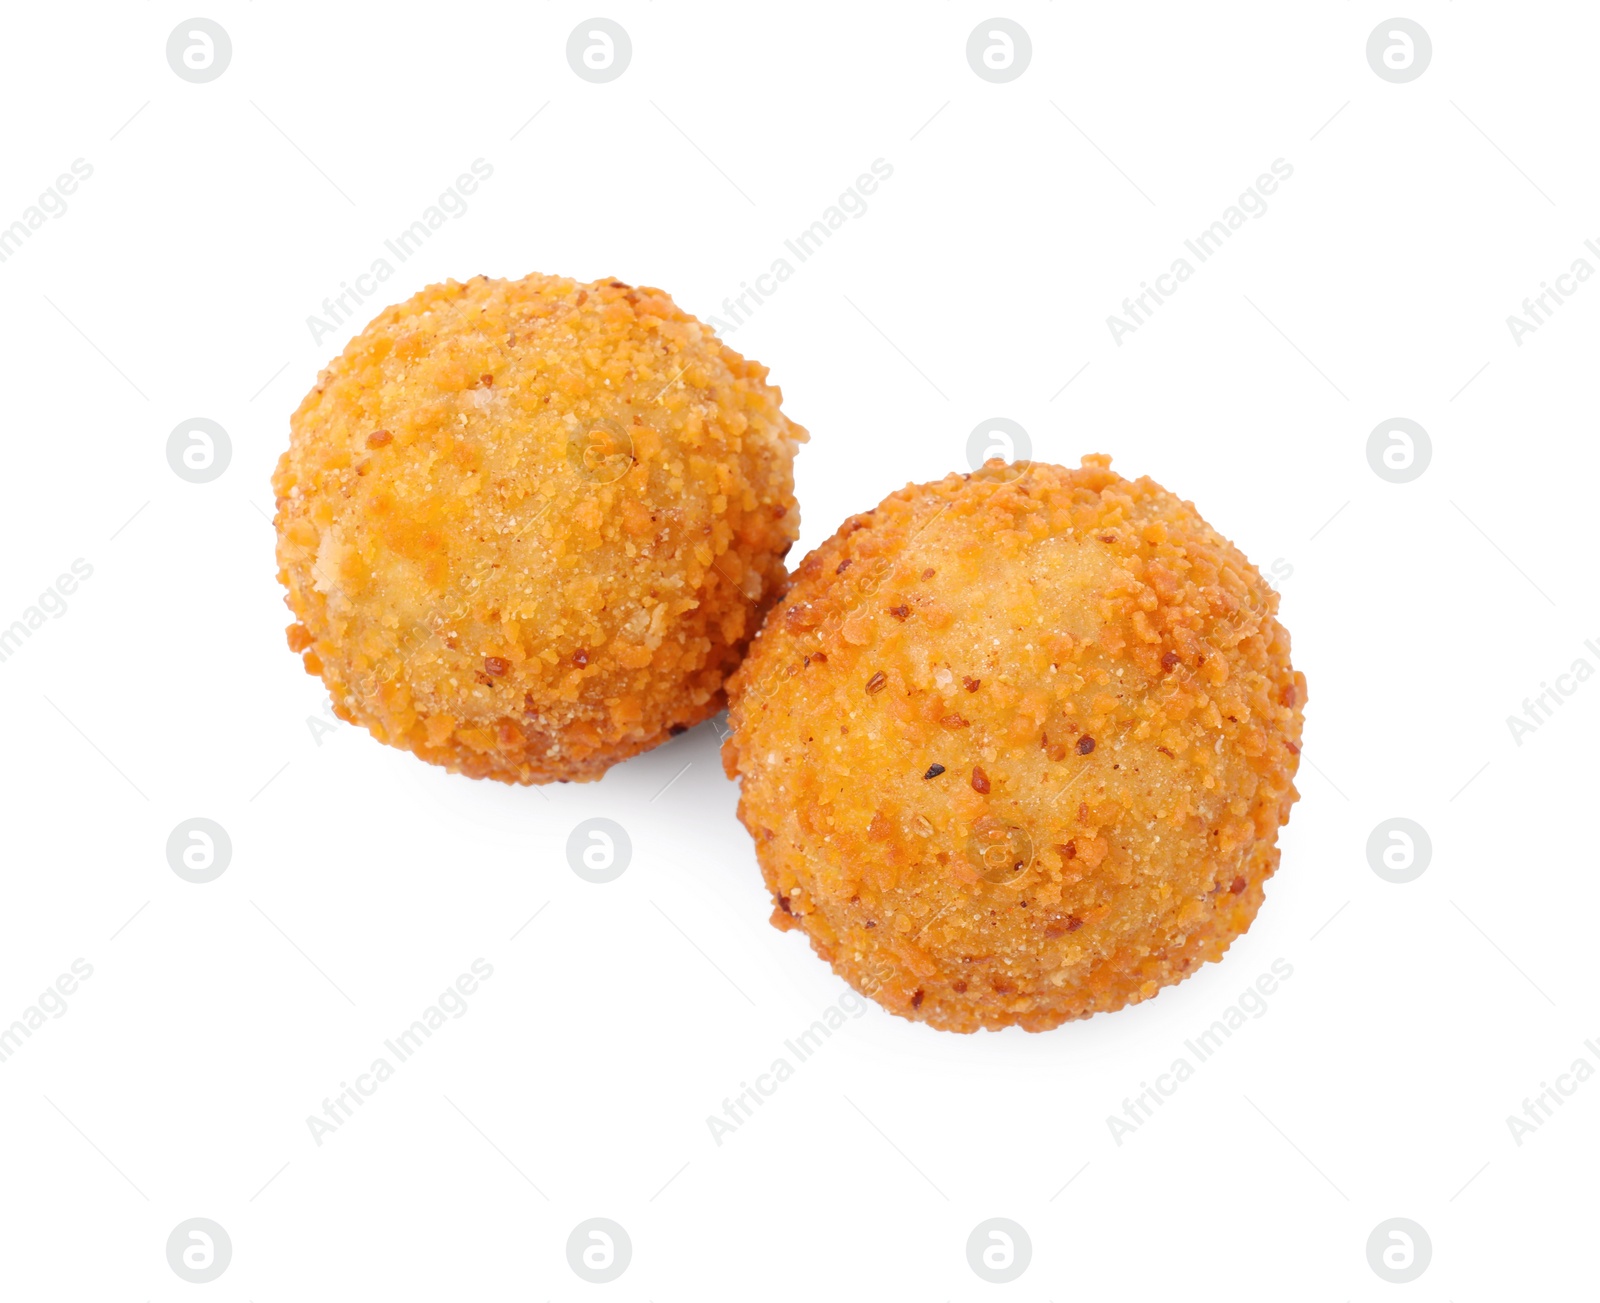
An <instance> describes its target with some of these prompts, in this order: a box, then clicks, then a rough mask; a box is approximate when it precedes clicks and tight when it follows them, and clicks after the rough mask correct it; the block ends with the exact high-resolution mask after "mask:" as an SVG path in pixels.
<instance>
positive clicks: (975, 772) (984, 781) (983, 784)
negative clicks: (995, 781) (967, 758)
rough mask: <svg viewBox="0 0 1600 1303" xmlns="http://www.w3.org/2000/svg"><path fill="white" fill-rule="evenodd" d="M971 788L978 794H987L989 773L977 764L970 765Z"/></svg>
mask: <svg viewBox="0 0 1600 1303" xmlns="http://www.w3.org/2000/svg"><path fill="white" fill-rule="evenodd" d="M972 790H973V791H974V792H976V793H977V794H978V795H979V796H988V795H989V775H988V774H986V773H984V772H983V770H982V769H981V768H979V767H978V766H977V765H973V766H972Z"/></svg>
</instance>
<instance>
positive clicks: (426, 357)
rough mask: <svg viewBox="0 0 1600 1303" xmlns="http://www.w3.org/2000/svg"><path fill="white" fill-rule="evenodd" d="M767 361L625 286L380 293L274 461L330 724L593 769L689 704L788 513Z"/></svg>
mask: <svg viewBox="0 0 1600 1303" xmlns="http://www.w3.org/2000/svg"><path fill="white" fill-rule="evenodd" d="M766 375H767V372H766V369H765V368H764V367H762V366H760V365H759V364H758V363H755V362H750V361H746V360H745V359H744V358H742V357H740V356H739V354H737V353H735V352H734V351H733V350H732V349H730V348H727V347H725V346H724V345H722V344H721V343H720V342H719V341H718V340H717V338H716V337H715V335H713V334H712V332H711V331H710V329H708V328H707V327H706V326H704V325H702V324H701V323H700V322H698V321H696V320H695V319H694V318H693V317H691V316H689V315H688V314H687V313H685V312H683V311H681V310H680V309H679V308H678V307H677V306H676V305H675V304H674V303H673V302H672V300H671V299H670V298H669V297H668V296H667V295H666V294H665V293H664V292H662V291H661V290H656V289H647V288H634V287H631V286H629V285H625V284H623V283H622V282H621V281H596V282H594V283H593V284H588V285H584V284H579V283H577V282H575V281H572V280H568V279H564V278H561V277H553V276H539V275H533V276H527V277H525V278H523V279H522V280H517V281H506V280H490V279H488V278H486V277H478V278H476V279H474V280H472V281H469V282H467V283H466V284H459V283H457V282H455V281H447V282H445V283H444V284H442V285H433V286H430V287H428V288H427V289H425V290H423V291H422V292H420V293H419V294H416V295H414V296H413V297H412V298H410V299H408V300H407V301H406V302H404V303H401V304H398V305H397V306H395V307H392V308H389V309H387V310H385V311H384V312H382V313H380V314H379V315H378V316H377V318H376V319H375V320H374V321H373V322H372V323H371V325H369V326H368V327H367V328H366V329H365V330H363V331H362V332H361V333H360V334H359V335H357V336H356V337H355V338H354V339H352V340H351V341H350V343H349V345H348V346H347V347H346V349H345V350H344V353H343V354H342V355H341V356H339V357H338V358H335V359H334V361H333V362H332V363H331V364H330V365H329V367H328V368H327V370H326V371H324V372H323V373H322V375H321V376H320V377H319V378H318V381H317V385H316V388H315V389H313V390H312V392H311V393H310V394H308V395H307V396H306V399H305V401H304V402H303V403H301V405H300V408H299V410H298V411H297V412H296V413H295V414H294V417H293V419H292V420H291V423H290V445H289V450H288V452H286V453H285V454H284V455H283V458H282V460H281V461H280V462H279V463H278V468H277V471H276V473H275V475H274V476H273V488H274V490H275V492H276V495H277V517H276V525H277V529H278V562H279V566H280V571H279V578H280V580H281V581H282V582H283V584H284V585H285V587H286V588H287V589H288V596H287V598H286V601H287V603H288V605H289V607H290V609H291V610H292V611H293V612H294V615H295V619H296V623H294V624H292V625H290V626H289V645H290V647H291V649H292V650H294V651H297V652H302V653H304V658H305V665H306V668H307V670H308V671H310V672H311V673H313V674H320V675H321V676H322V678H323V681H324V682H325V683H326V684H327V686H328V691H329V693H330V694H331V696H332V698H333V705H334V709H335V710H336V711H337V712H338V714H339V715H340V717H341V718H343V719H346V720H349V721H351V722H353V723H358V724H361V725H364V726H365V727H366V728H368V729H369V730H370V731H371V732H372V734H373V735H374V736H375V737H377V738H378V739H379V740H380V741H383V742H387V743H389V744H391V745H393V746H397V747H403V748H405V749H408V750H411V751H414V752H415V753H416V754H417V755H419V756H421V757H422V758H423V759H425V760H429V761H432V762H434V763H436V764H441V765H444V766H446V767H447V768H449V769H452V770H456V771H458V772H461V773H465V774H470V775H472V776H473V777H483V778H496V779H500V780H502V781H505V782H514V783H542V782H549V781H552V780H558V779H559V780H568V779H577V780H584V779H593V778H598V777H599V776H600V775H601V774H602V773H604V772H605V770H606V768H607V767H608V766H610V765H612V764H614V763H616V762H617V761H618V760H621V759H624V758H626V757H627V756H630V755H633V754H635V753H636V752H639V751H642V750H644V749H646V748H647V747H650V746H653V745H655V744H656V743H657V742H660V741H662V740H663V739H664V738H666V737H667V736H669V734H672V733H677V732H681V731H682V730H683V729H685V728H688V727H690V726H692V725H694V724H696V723H698V722H699V721H701V720H703V719H705V718H706V717H707V716H708V715H711V714H712V713H714V712H715V711H717V710H718V709H719V708H720V707H721V705H722V702H723V692H722V689H723V681H724V679H725V678H726V677H727V675H728V674H729V673H731V671H732V670H733V668H734V667H735V666H736V665H737V664H738V662H739V659H740V657H741V656H742V655H743V653H744V650H745V647H746V646H747V644H748V642H749V640H750V638H751V636H752V635H753V633H754V632H755V630H756V628H757V627H758V626H759V624H760V621H761V616H762V614H763V612H764V611H765V609H766V608H767V607H768V606H769V605H770V604H771V603H772V602H773V601H774V600H775V599H776V597H777V596H778V594H779V593H780V591H781V589H782V585H783V582H784V577H785V572H784V565H783V557H784V554H785V553H786V552H787V551H788V549H789V547H790V546H791V544H792V543H793V541H794V539H795V538H796V537H797V535H798V530H799V511H798V509H797V507H796V504H795V500H794V492H793V488H794V476H793V457H794V452H795V447H796V445H797V444H798V443H800V442H802V441H803V440H804V439H805V437H806V434H805V431H804V430H803V429H801V428H800V427H799V426H797V425H794V424H792V423H791V422H790V421H789V420H788V419H787V418H786V417H785V416H784V415H783V413H782V412H781V411H780V410H779V403H780V400H781V395H780V393H779V391H778V389H777V388H776V387H775V386H773V385H769V384H767V383H766Z"/></svg>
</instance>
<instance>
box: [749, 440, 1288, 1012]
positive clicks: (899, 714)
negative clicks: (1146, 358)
mask: <svg viewBox="0 0 1600 1303" xmlns="http://www.w3.org/2000/svg"><path fill="white" fill-rule="evenodd" d="M1110 467H1111V460H1110V458H1109V457H1104V456H1090V457H1085V458H1084V459H1083V465H1082V467H1081V468H1080V469H1077V470H1066V469H1063V468H1062V467H1059V466H1050V465H1045V464H1041V463H1033V464H1031V465H1026V466H1006V465H1003V464H1002V463H1000V462H998V461H991V462H989V463H988V464H987V465H986V466H985V467H984V468H983V469H982V470H980V471H977V472H975V473H973V474H971V475H951V476H948V477H946V478H945V479H943V480H941V481H939V482H938V483H936V484H925V485H910V486H908V487H906V488H905V489H902V490H901V491H900V492H898V493H894V494H892V495H890V496H889V497H888V498H887V499H885V500H884V501H883V502H882V503H881V504H880V505H879V506H878V507H877V508H875V509H874V510H872V511H869V512H866V513H865V514H863V515H858V516H853V517H851V518H850V519H849V520H847V521H846V522H845V523H844V525H843V526H842V527H841V528H840V529H839V531H838V533H836V534H835V535H834V536H833V537H832V538H830V539H829V540H828V541H827V542H825V543H823V544H822V546H821V547H819V548H818V549H817V550H816V551H815V552H813V553H811V555H809V556H808V557H806V559H805V560H804V561H803V562H802V563H801V565H800V567H799V569H798V570H797V571H796V572H795V575H794V577H793V581H792V583H791V586H790V588H789V591H788V593H787V595H786V596H785V597H784V599H783V601H782V603H781V604H780V605H779V606H777V607H775V608H774V609H773V611H772V613H771V615H770V616H769V617H768V619H767V621H766V624H765V626H764V627H763V629H762V631H761V633H760V635H759V636H758V637H757V639H756V641H755V643H754V645H753V646H752V648H751V651H750V655H749V656H748V658H747V659H746V660H745V662H744V664H743V665H742V666H741V667H740V669H739V671H738V673H737V674H735V675H734V677H733V679H732V680H731V681H730V683H729V687H728V691H729V696H730V699H731V702H732V706H731V710H730V714H729V722H730V724H731V725H732V726H733V732H732V734H731V736H730V737H729V738H728V740H727V742H726V743H725V744H724V747H723V764H724V767H725V768H726V769H727V771H728V773H729V775H730V777H731V776H735V775H737V777H738V778H739V781H740V786H741V796H740V802H739V816H740V818H741V819H742V820H743V821H744V824H745V826H746V827H747V828H748V829H749V830H750V833H751V835H752V836H753V837H754V838H755V843H756V852H757V857H758V859H759V861H760V864H761V870H762V874H763V876H764V878H765V880H766V884H767V887H768V889H769V890H770V891H771V892H772V894H773V899H774V902H775V908H774V910H773V913H772V922H773V923H774V924H775V925H777V926H778V927H779V928H783V929H788V928H796V927H797V928H800V929H802V930H803V931H804V932H805V933H806V935H807V936H808V937H809V938H810V940H811V944H812V947H813V948H814V949H815V950H816V952H817V953H818V954H819V955H821V956H822V958H824V959H825V960H827V961H828V962H829V963H830V964H832V966H833V968H834V970H835V971H836V972H837V973H838V974H839V975H840V976H841V977H843V978H844V979H845V980H846V981H847V982H849V983H850V984H851V985H852V986H853V987H855V988H856V989H857V990H858V991H861V992H862V993H863V994H865V995H868V996H871V997H872V998H874V999H876V1000H877V1001H878V1002H879V1003H880V1004H882V1005H883V1006H884V1007H885V1008H887V1009H889V1010H890V1011H891V1012H893V1013H897V1014H900V1015H901V1016H903V1017H906V1018H910V1019H914V1020H918V1021H921V1022H926V1023H929V1024H931V1025H932V1026H934V1027H938V1028H943V1029H946V1030H950V1031H961V1032H970V1031H975V1030H977V1029H978V1028H999V1027H1006V1026H1010V1025H1013V1024H1015V1025H1018V1026H1021V1027H1024V1028H1026V1029H1028V1030H1030V1031H1042V1030H1045V1029H1048V1028H1051V1027H1055V1026H1057V1025H1059V1024H1060V1023H1062V1022H1064V1021H1066V1020H1068V1019H1073V1018H1084V1017H1088V1016H1089V1015H1091V1014H1094V1013H1098V1012H1101V1011H1105V1010H1112V1009H1118V1008H1121V1007H1122V1006H1123V1005H1125V1004H1129V1003H1132V1002H1135V1001H1138V1000H1144V999H1148V998H1149V997H1150V996H1152V995H1154V994H1155V993H1156V992H1157V991H1158V990H1160V989H1161V988H1162V987H1163V986H1166V985H1169V984H1171V983H1173V982H1177V981H1181V980H1182V979H1183V978H1184V977H1186V976H1188V974H1189V973H1191V972H1192V971H1194V969H1195V968H1196V967H1197V966H1198V965H1199V964H1201V963H1203V962H1205V961H1207V960H1215V959H1219V958H1220V957H1221V956H1222V954H1223V952H1224V951H1225V950H1226V949H1227V948H1228V945H1229V943H1230V942H1231V941H1232V939H1233V938H1234V937H1235V936H1237V935H1239V934H1240V933H1241V932H1243V931H1244V930H1245V929H1246V928H1247V927H1249V925H1250V922H1251V920H1252V919H1253V918H1254V917H1255V914H1256V911H1257V909H1258V908H1259V907H1260V905H1261V901H1262V895H1263V887H1264V885H1265V883H1266V880H1267V879H1268V878H1269V877H1270V876H1271V875H1272V873H1273V871H1274V870H1275V869H1276V868H1277V865H1278V848H1277V844H1276V843H1277V834H1278V829H1279V827H1280V826H1281V825H1283V824H1284V823H1286V822H1287V821H1288V818H1289V808H1290V806H1291V805H1292V804H1293V802H1294V801H1295V800H1296V799H1297V797H1298V793H1297V792H1296V791H1295V788H1294V783H1293V778H1294V773H1295V770H1296V767H1297V765H1298V760H1299V750H1300V732H1301V724H1302V710H1303V707H1304V703H1305V700H1306V685H1305V677H1304V675H1302V674H1300V673H1298V672H1297V671H1296V670H1294V669H1293V668H1292V667H1291V665H1290V663H1289V635H1288V633H1287V631H1286V630H1285V629H1284V628H1283V626H1282V625H1280V624H1279V623H1278V621H1277V619H1276V618H1275V613H1276V610H1277V605H1278V602H1277V594H1276V593H1274V592H1273V590H1272V589H1271V588H1270V587H1269V586H1268V585H1267V584H1266V582H1265V581H1264V580H1263V579H1262V578H1261V575H1260V574H1259V573H1258V572H1257V570H1256V568H1255V567H1254V566H1252V565H1251V564H1250V563H1249V562H1248V561H1246V560H1245V558H1244V557H1243V556H1242V555H1241V554H1240V552H1239V551H1238V549H1237V548H1235V547H1234V546H1233V545H1232V544H1231V543H1229V542H1228V541H1227V540H1226V539H1224V538H1223V537H1221V536H1220V535H1219V534H1218V533H1217V532H1216V531H1215V530H1213V529H1212V528H1211V527H1210V526H1209V525H1207V524H1206V523H1205V521H1204V520H1202V519H1201V518H1200V516H1199V514H1198V513H1197V512H1196V511H1195V509H1194V507H1193V506H1192V505H1191V504H1189V503H1187V502H1183V501H1181V500H1179V499H1178V498H1176V497H1174V496H1173V495H1172V494H1171V493H1168V492H1167V491H1166V490H1165V489H1163V488H1161V487H1160V486H1159V485H1157V484H1155V483H1154V482H1152V481H1151V480H1149V479H1139V480H1133V481H1130V480H1126V479H1123V478H1122V477H1120V476H1118V475H1116V474H1114V473H1113V472H1112V471H1111V469H1110Z"/></svg>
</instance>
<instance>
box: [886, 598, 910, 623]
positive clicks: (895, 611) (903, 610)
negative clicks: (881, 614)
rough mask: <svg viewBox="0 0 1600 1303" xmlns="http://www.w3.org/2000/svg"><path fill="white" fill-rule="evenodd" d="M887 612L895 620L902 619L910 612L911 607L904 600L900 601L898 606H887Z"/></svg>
mask: <svg viewBox="0 0 1600 1303" xmlns="http://www.w3.org/2000/svg"><path fill="white" fill-rule="evenodd" d="M889 614H890V615H892V616H894V618H895V619H897V620H904V619H905V618H906V617H907V616H908V615H910V614H911V608H910V607H909V606H907V605H906V604H905V603H904V602H901V603H900V605H899V606H891V607H890V608H889Z"/></svg>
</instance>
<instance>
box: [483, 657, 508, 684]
mask: <svg viewBox="0 0 1600 1303" xmlns="http://www.w3.org/2000/svg"><path fill="white" fill-rule="evenodd" d="M510 668H511V662H510V661H508V660H507V659H506V658H505V657H504V656H485V657H484V658H483V672H484V673H485V674H492V675H494V676H495V678H497V679H498V678H500V677H501V676H502V675H504V674H505V672H506V671H507V670H509V669H510Z"/></svg>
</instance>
